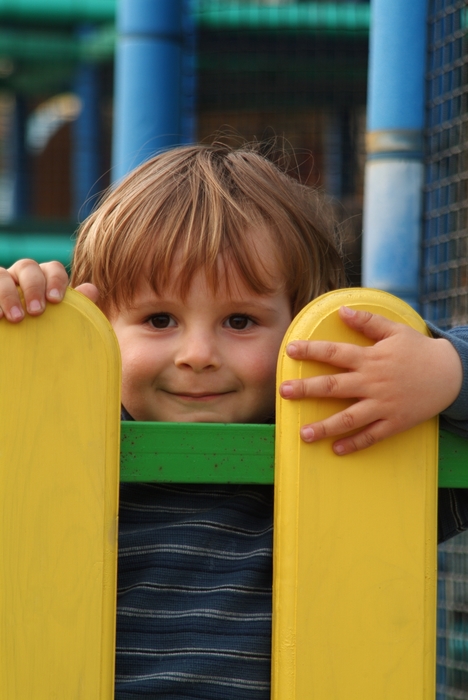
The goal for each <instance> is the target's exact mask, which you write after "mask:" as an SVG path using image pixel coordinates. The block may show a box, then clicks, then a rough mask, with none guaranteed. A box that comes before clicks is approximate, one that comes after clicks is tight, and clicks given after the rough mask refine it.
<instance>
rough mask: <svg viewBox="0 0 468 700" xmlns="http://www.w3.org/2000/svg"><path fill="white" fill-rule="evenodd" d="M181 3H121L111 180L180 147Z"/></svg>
mask: <svg viewBox="0 0 468 700" xmlns="http://www.w3.org/2000/svg"><path fill="white" fill-rule="evenodd" d="M183 9H184V6H183V0H157V1H156V2H155V0H120V2H119V5H118V8H117V29H118V40H117V53H116V68H115V70H116V78H115V81H116V82H115V110H114V114H115V124H114V143H113V179H114V180H118V179H120V178H121V177H123V176H124V175H125V174H126V173H127V172H128V171H129V170H131V169H132V168H134V167H135V166H137V165H139V164H140V163H142V162H143V161H145V160H147V159H148V158H149V157H150V156H152V155H154V153H156V152H157V151H159V150H161V149H166V148H170V147H171V146H174V145H177V144H179V143H180V141H181V92H182V58H183V56H182V54H183Z"/></svg>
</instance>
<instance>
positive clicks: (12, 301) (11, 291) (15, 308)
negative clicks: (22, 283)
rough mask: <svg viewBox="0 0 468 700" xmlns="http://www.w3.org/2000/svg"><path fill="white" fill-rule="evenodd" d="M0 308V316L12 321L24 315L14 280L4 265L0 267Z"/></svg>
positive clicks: (14, 321) (19, 319)
mask: <svg viewBox="0 0 468 700" xmlns="http://www.w3.org/2000/svg"><path fill="white" fill-rule="evenodd" d="M0 310H1V311H0V318H2V317H3V316H5V317H6V318H7V319H8V320H9V321H11V322H12V323H17V322H18V321H21V319H22V318H23V317H24V311H23V307H22V305H21V301H20V296H19V293H18V290H17V288H16V284H15V281H14V279H13V278H12V276H11V275H10V273H9V272H8V270H5V268H4V267H0Z"/></svg>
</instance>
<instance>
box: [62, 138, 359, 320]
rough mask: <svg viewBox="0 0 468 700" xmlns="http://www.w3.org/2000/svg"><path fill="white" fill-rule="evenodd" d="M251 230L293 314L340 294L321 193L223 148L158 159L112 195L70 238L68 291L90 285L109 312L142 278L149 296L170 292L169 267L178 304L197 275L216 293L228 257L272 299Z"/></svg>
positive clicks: (256, 158) (127, 300)
mask: <svg viewBox="0 0 468 700" xmlns="http://www.w3.org/2000/svg"><path fill="white" fill-rule="evenodd" d="M259 227H261V228H262V230H265V231H266V232H267V235H268V236H269V237H270V238H271V248H272V251H273V255H274V258H275V261H276V262H277V264H278V266H279V270H280V272H281V273H282V278H283V279H284V291H285V292H286V293H287V294H288V296H289V298H290V300H291V311H292V314H293V315H294V314H296V313H297V312H298V311H299V310H300V309H301V308H303V307H304V306H305V305H306V304H307V303H308V302H309V301H310V300H312V299H313V298H315V297H316V296H318V295H320V294H322V293H323V292H326V291H328V290H330V289H336V288H337V287H341V286H344V284H345V277H344V271H343V265H342V261H341V258H340V255H339V253H338V250H337V247H336V245H335V241H334V235H335V231H334V221H333V217H332V215H331V211H330V209H329V208H328V207H327V206H325V205H324V202H323V198H322V197H321V196H319V193H317V191H314V190H312V189H311V188H309V187H306V186H304V185H301V184H300V183H299V182H297V181H296V180H294V179H293V178H291V177H289V176H288V175H286V174H285V173H284V172H282V171H280V170H279V169H278V168H277V167H276V166H275V165H273V163H271V162H270V161H268V160H267V159H265V158H264V157H263V156H261V155H260V154H259V153H258V152H256V151H255V149H253V148H250V147H249V148H246V147H244V148H240V149H237V150H233V149H231V148H229V147H228V146H225V145H222V144H214V145H211V146H207V145H194V146H185V147H180V148H176V149H173V150H170V151H167V152H165V153H162V154H160V155H158V156H156V157H155V158H152V159H151V160H149V161H147V162H145V163H143V164H142V165H140V166H139V167H138V168H137V169H136V170H134V171H133V172H131V173H130V174H129V175H128V176H127V177H126V178H125V179H124V180H123V181H122V182H121V183H120V184H118V185H117V186H116V187H115V188H114V189H111V190H110V191H109V192H108V193H107V195H106V197H105V198H104V200H103V201H102V203H101V204H100V206H99V207H98V208H97V209H96V211H95V212H94V213H92V214H91V216H89V217H88V219H87V220H86V221H85V222H84V223H83V224H82V226H81V229H80V231H79V233H78V239H77V243H76V247H75V253H74V258H73V263H72V267H73V274H72V285H73V286H76V285H78V284H82V283H83V282H92V283H93V284H95V285H96V286H97V287H98V289H99V290H100V293H101V299H102V301H101V304H100V305H101V308H102V309H103V310H104V311H105V312H108V311H109V310H111V309H120V308H122V306H125V305H130V304H131V302H132V299H133V297H134V295H135V293H136V290H137V287H138V285H139V283H140V282H141V279H142V276H143V275H144V276H146V278H147V279H148V281H149V283H150V284H151V286H152V288H153V289H154V291H155V292H156V293H160V291H161V290H162V289H164V288H165V286H166V285H168V284H169V283H170V284H171V285H172V284H174V282H173V280H172V279H171V272H172V273H173V270H174V264H175V262H177V271H178V280H177V291H178V292H179V293H180V294H181V296H182V297H183V296H184V294H186V293H187V291H188V289H189V287H190V283H191V280H192V278H193V275H194V274H195V273H196V272H197V271H198V270H200V269H203V270H204V271H205V274H206V277H207V280H208V283H209V284H210V286H211V287H212V289H213V290H214V291H216V289H217V287H218V284H219V275H220V272H219V262H220V259H221V260H223V261H224V262H225V260H226V258H228V259H229V262H230V263H232V264H234V266H235V268H236V269H237V271H238V273H239V274H240V276H241V279H242V280H243V281H244V282H245V283H246V285H247V286H248V288H250V289H251V290H252V291H253V292H255V293H258V294H268V293H272V292H274V291H277V289H273V288H272V287H271V279H269V275H268V270H267V268H266V267H265V266H264V265H263V264H262V261H261V260H259V259H258V255H257V252H256V249H255V246H253V245H252V235H254V233H255V229H256V228H257V229H258V228H259Z"/></svg>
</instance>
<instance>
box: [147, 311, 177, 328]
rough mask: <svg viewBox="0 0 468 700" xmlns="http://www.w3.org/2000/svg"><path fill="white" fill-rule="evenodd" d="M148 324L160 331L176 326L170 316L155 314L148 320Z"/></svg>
mask: <svg viewBox="0 0 468 700" xmlns="http://www.w3.org/2000/svg"><path fill="white" fill-rule="evenodd" d="M147 322H148V323H149V324H150V326H152V327H153V328H157V329H158V330H159V329H163V328H169V327H170V326H174V325H175V321H174V319H173V318H172V316H171V315H170V314H154V315H153V316H150V317H149V318H148V321H147Z"/></svg>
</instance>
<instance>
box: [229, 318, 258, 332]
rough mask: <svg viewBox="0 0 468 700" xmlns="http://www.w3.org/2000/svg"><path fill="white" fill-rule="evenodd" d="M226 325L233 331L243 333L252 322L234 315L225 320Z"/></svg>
mask: <svg viewBox="0 0 468 700" xmlns="http://www.w3.org/2000/svg"><path fill="white" fill-rule="evenodd" d="M226 325H227V326H228V327H229V328H231V329H232V330H234V331H245V330H246V329H247V328H250V327H251V326H252V325H253V321H252V319H251V318H249V317H248V316H242V315H241V314H236V315H233V316H229V318H228V319H226Z"/></svg>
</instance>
